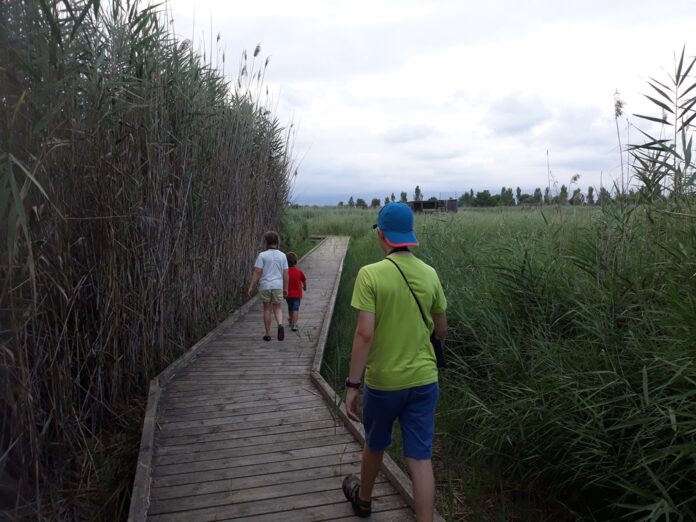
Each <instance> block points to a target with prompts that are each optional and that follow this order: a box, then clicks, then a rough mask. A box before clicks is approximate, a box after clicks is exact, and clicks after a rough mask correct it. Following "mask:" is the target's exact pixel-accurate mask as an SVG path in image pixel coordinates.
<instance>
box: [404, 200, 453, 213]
mask: <svg viewBox="0 0 696 522" xmlns="http://www.w3.org/2000/svg"><path fill="white" fill-rule="evenodd" d="M408 206H409V207H411V210H413V211H414V212H456V211H457V200H456V199H451V198H450V199H429V200H420V201H409V202H408Z"/></svg>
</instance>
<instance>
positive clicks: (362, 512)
mask: <svg viewBox="0 0 696 522" xmlns="http://www.w3.org/2000/svg"><path fill="white" fill-rule="evenodd" d="M343 494H344V495H345V496H346V499H347V500H348V502H350V505H351V506H353V513H355V514H356V515H357V516H359V517H360V518H367V517H369V516H370V515H371V514H372V501H371V500H370V501H367V502H366V501H364V500H361V499H360V479H359V478H358V477H356V476H355V475H348V476H347V477H346V478H344V479H343Z"/></svg>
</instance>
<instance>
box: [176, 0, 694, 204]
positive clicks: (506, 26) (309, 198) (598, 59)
mask: <svg viewBox="0 0 696 522" xmlns="http://www.w3.org/2000/svg"><path fill="white" fill-rule="evenodd" d="M170 10H171V12H172V14H173V17H174V27H175V30H176V32H177V34H178V35H180V36H181V37H182V38H189V39H191V38H192V35H193V42H194V45H196V46H197V47H199V48H201V46H202V45H203V42H205V44H204V45H205V47H206V48H207V49H208V50H210V36H211V34H212V35H213V38H215V37H216V36H217V35H218V33H219V34H220V37H221V39H220V41H219V43H215V41H214V40H213V48H214V51H213V57H214V58H215V57H216V56H217V57H218V59H219V60H221V58H222V53H223V52H224V53H225V56H226V60H225V61H226V63H225V69H226V71H227V73H228V74H229V75H230V76H231V77H232V78H236V73H237V70H238V64H239V60H240V55H241V53H242V51H243V50H244V49H246V50H248V51H249V52H250V53H251V52H253V49H254V47H255V46H256V44H257V43H260V44H261V56H260V58H262V59H264V60H265V58H266V57H270V60H269V64H268V69H267V72H266V83H267V84H268V86H269V90H270V93H271V98H272V100H271V102H270V103H272V104H273V106H274V107H275V110H276V113H277V115H278V117H279V118H280V120H281V122H283V123H284V124H285V125H288V126H289V125H290V124H291V123H292V124H293V125H294V129H295V130H296V138H295V145H294V156H295V158H296V161H297V162H298V164H299V168H298V176H297V178H296V181H295V188H294V195H293V199H294V201H296V202H298V203H329V204H336V203H337V202H338V201H340V200H343V201H347V200H348V197H349V196H351V195H352V196H354V197H363V198H370V199H371V198H372V197H380V198H382V199H383V198H384V196H386V195H389V194H390V193H392V192H394V193H395V194H396V195H397V197H398V195H399V192H401V191H402V190H403V191H407V192H408V193H409V197H410V196H411V195H412V193H413V189H414V188H415V186H416V185H420V187H421V189H422V190H423V193H424V195H425V196H426V197H430V196H442V197H445V196H450V195H454V193H457V194H461V193H462V192H463V191H467V190H469V189H471V188H473V189H474V190H482V189H490V190H491V191H494V192H499V191H500V188H501V187H502V186H511V187H513V188H514V187H517V186H520V187H521V188H522V189H523V191H525V192H526V191H532V190H533V189H534V188H535V187H545V186H546V185H547V177H548V176H547V150H548V157H549V162H550V168H551V172H552V177H553V178H554V179H555V180H556V182H557V183H558V185H559V186H560V185H561V184H564V183H565V184H569V182H570V178H571V177H572V176H573V175H574V174H580V180H579V186H580V187H581V188H582V189H583V192H584V191H585V190H586V188H587V186H588V185H594V186H595V187H599V184H600V173H601V177H602V180H603V183H604V185H605V186H608V185H611V183H612V180H613V179H619V178H620V172H621V167H620V157H619V146H618V142H617V136H616V126H615V121H614V108H613V103H614V92H615V90H617V89H618V91H619V92H620V94H621V98H622V99H623V100H624V102H625V103H626V107H625V109H626V115H627V116H629V118H630V123H635V124H639V122H638V121H637V120H636V119H635V118H633V117H632V116H631V114H633V113H636V112H638V113H641V112H643V113H645V112H646V111H647V112H649V113H651V114H655V111H654V110H653V109H652V107H651V106H650V104H649V102H647V101H645V100H644V98H643V97H642V94H643V93H647V92H648V91H647V86H646V84H645V80H646V79H647V78H648V77H651V76H653V77H656V78H658V79H660V80H663V81H666V79H667V77H666V74H667V73H668V72H669V71H671V70H672V69H673V60H674V55H675V53H679V52H680V51H681V48H682V46H683V45H684V44H686V49H687V54H689V55H693V54H694V53H696V30H695V29H696V1H693V0H691V1H686V0H684V1H681V0H663V1H661V2H655V1H643V0H631V1H627V0H611V1H610V0H603V1H597V0H582V1H581V0H578V1H575V2H558V1H552V0H547V1H541V0H525V1H524V2H519V1H514V0H486V1H476V0H467V1H464V0H460V1H444V0H428V1H426V0H421V1H408V0H391V1H380V0H367V1H363V0H346V1H343V0H340V1H329V0H315V1H311V0H307V1H305V0H295V1H288V0H263V1H260V2H255V1H251V0H248V1H246V2H241V1H238V0H234V1H223V0H195V1H193V0H170ZM194 20H195V25H194ZM194 27H195V30H194ZM627 126H628V124H627V121H626V118H623V119H622V120H621V121H620V130H621V134H622V140H624V141H625V140H626V133H627ZM637 139H638V132H637V131H636V130H635V129H632V130H631V131H630V134H629V141H631V142H634V141H636V140H637ZM552 183H553V180H552ZM368 203H369V200H368Z"/></svg>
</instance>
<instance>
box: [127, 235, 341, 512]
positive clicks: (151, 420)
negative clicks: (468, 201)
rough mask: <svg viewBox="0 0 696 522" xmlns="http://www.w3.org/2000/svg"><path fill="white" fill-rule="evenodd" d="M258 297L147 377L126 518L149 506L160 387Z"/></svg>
mask: <svg viewBox="0 0 696 522" xmlns="http://www.w3.org/2000/svg"><path fill="white" fill-rule="evenodd" d="M311 239H319V242H318V243H317V244H316V245H314V246H313V247H312V248H311V249H310V250H309V252H307V253H306V254H305V255H304V256H302V258H301V259H300V261H302V260H303V259H304V258H306V257H307V256H309V255H310V254H312V253H313V252H314V251H315V250H316V249H317V248H319V247H320V246H321V245H322V244H323V243H324V241H325V240H326V238H325V237H318V236H312V238H311ZM342 265H343V262H341V266H342ZM258 300H259V296H258V294H256V295H255V296H254V297H252V298H251V299H249V300H248V301H247V302H246V303H244V304H243V305H242V306H240V307H239V308H238V309H237V310H235V311H234V312H233V313H232V315H230V316H229V317H228V318H227V319H225V320H224V321H223V322H222V323H220V324H219V325H218V326H217V327H215V328H214V329H213V330H211V331H210V332H209V333H208V334H207V335H206V336H205V337H203V338H202V339H201V340H200V341H198V342H197V343H196V344H194V345H193V346H192V347H191V348H189V349H188V350H187V351H186V352H185V353H183V354H182V355H181V356H180V357H179V358H178V359H176V360H175V361H174V362H172V363H171V364H170V365H169V366H167V367H166V368H165V369H164V370H162V372H160V373H159V374H158V375H156V376H155V377H154V378H153V379H152V380H151V381H150V386H149V389H148V394H147V406H146V407H145V417H144V419H143V430H142V436H141V438H140V450H139V452H138V463H137V467H136V470H135V479H134V480H133V491H132V494H131V503H130V509H129V511H128V522H144V521H145V520H146V519H147V510H148V508H149V507H150V485H151V483H152V454H153V450H154V441H155V427H156V424H157V411H158V409H159V399H160V395H161V390H162V388H163V387H164V386H166V384H167V383H168V382H169V381H170V380H171V379H172V377H174V375H175V374H176V372H177V371H178V370H179V369H180V368H184V367H185V366H186V365H187V364H188V363H189V362H190V361H191V359H192V358H193V357H194V356H195V355H196V353H198V352H199V351H200V350H201V348H203V347H204V346H206V345H207V344H208V343H210V342H211V341H213V340H215V339H217V338H218V337H219V336H220V334H221V333H222V332H223V331H224V330H225V329H226V328H227V327H228V326H230V325H232V324H234V323H236V322H237V321H238V320H239V319H240V318H241V317H242V316H244V315H245V314H246V313H247V312H248V311H249V309H250V308H251V307H252V306H254V305H255V304H256V303H257V301H258ZM332 309H333V307H332Z"/></svg>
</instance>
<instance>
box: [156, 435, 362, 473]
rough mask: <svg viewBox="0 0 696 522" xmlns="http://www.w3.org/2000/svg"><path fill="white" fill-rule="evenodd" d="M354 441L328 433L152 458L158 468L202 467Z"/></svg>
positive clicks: (345, 436) (350, 437)
mask: <svg viewBox="0 0 696 522" xmlns="http://www.w3.org/2000/svg"><path fill="white" fill-rule="evenodd" d="M354 440H355V439H354V438H353V435H351V434H350V433H348V432H345V433H339V434H336V433H329V435H322V436H306V437H303V438H302V439H300V440H286V441H283V442H279V441H278V440H277V438H276V440H273V441H271V442H266V443H259V444H250V445H246V446H236V447H232V448H219V449H211V450H206V451H195V450H196V447H195V446H193V447H191V449H192V450H193V451H191V452H189V453H175V454H173V455H163V454H160V453H157V454H156V455H154V457H153V464H154V465H155V466H158V467H160V466H169V465H179V464H185V463H187V462H190V463H192V464H195V465H198V464H201V466H204V465H205V464H204V463H206V462H209V461H211V460H215V461H223V460H224V461H227V460H229V461H231V460H232V459H235V458H236V457H246V456H249V455H261V454H266V453H275V452H281V451H289V450H299V449H304V448H319V447H321V446H332V445H335V444H341V443H348V442H353V441H354ZM191 469H193V468H191Z"/></svg>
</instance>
